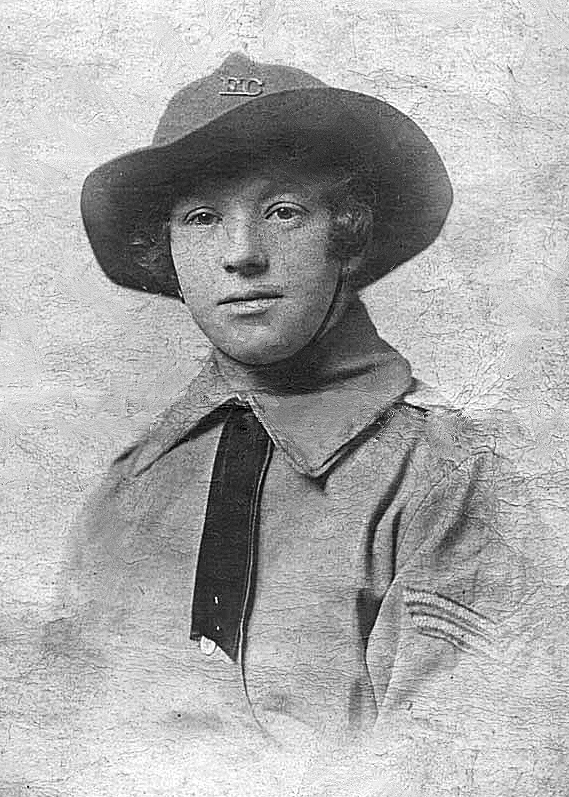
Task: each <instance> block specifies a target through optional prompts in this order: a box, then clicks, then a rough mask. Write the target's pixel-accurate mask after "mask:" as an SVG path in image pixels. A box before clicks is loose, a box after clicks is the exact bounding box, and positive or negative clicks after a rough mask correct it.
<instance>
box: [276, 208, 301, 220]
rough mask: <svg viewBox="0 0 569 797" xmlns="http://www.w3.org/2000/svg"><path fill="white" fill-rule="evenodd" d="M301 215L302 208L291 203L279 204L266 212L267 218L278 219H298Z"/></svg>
mask: <svg viewBox="0 0 569 797" xmlns="http://www.w3.org/2000/svg"><path fill="white" fill-rule="evenodd" d="M302 215H303V210H302V208H296V207H293V206H291V205H280V206H279V207H276V208H273V209H272V210H270V211H269V212H268V213H267V218H268V219H270V218H273V219H278V220H279V221H292V220H293V219H298V218H300V217H301V216H302Z"/></svg>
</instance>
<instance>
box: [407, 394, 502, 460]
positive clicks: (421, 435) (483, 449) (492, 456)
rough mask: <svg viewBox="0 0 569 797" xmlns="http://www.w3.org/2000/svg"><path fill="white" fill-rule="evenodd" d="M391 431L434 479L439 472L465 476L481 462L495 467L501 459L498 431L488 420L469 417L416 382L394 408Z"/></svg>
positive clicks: (440, 396)
mask: <svg viewBox="0 0 569 797" xmlns="http://www.w3.org/2000/svg"><path fill="white" fill-rule="evenodd" d="M392 428H393V430H394V431H395V433H396V435H397V436H400V437H401V438H402V439H405V440H408V441H412V442H413V459H414V460H415V461H421V463H422V468H423V473H425V472H428V473H430V474H431V475H433V476H435V474H436V473H437V472H439V471H445V472H455V471H457V470H458V471H462V472H463V473H465V472H468V471H471V470H472V469H473V468H475V469H476V468H480V467H481V463H484V464H485V467H486V468H488V467H497V466H498V463H499V460H500V457H499V456H498V454H497V453H496V452H497V448H498V446H497V440H498V430H497V428H496V425H495V424H494V423H492V422H491V420H487V419H479V418H471V417H469V416H468V414H467V413H465V412H464V411H463V410H462V409H460V408H458V407H454V406H452V405H451V404H450V403H449V402H447V401H446V400H445V398H444V397H443V396H442V395H441V394H440V393H439V392H438V391H436V390H434V389H433V388H431V387H429V386H428V385H426V384H424V383H422V382H419V381H418V380H413V384H412V387H411V390H409V391H408V392H407V393H405V395H404V396H402V397H401V398H400V400H399V401H398V402H396V403H395V404H394V405H393V407H392Z"/></svg>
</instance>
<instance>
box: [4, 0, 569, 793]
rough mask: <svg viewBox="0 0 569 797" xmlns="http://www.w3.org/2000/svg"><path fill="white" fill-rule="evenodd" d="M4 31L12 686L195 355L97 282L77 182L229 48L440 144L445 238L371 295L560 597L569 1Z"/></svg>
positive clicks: (148, 8) (392, 337) (37, 15)
mask: <svg viewBox="0 0 569 797" xmlns="http://www.w3.org/2000/svg"><path fill="white" fill-rule="evenodd" d="M2 12H3V16H4V25H3V37H2V38H3V42H2V45H1V48H0V59H1V80H2V100H1V102H2V118H3V120H4V121H5V122H6V126H5V128H4V132H3V134H2V135H3V137H5V138H3V140H2V148H1V150H0V153H1V154H0V170H1V180H0V186H1V187H0V191H1V198H0V225H1V228H2V244H3V256H2V262H3V271H4V277H3V291H2V293H1V295H0V324H1V339H0V361H1V363H2V365H1V367H0V402H1V404H2V414H1V419H0V438H1V441H2V447H1V458H2V481H3V489H2V493H1V496H0V501H1V510H0V512H1V517H2V524H3V529H4V534H3V545H2V551H1V557H0V599H1V605H2V617H1V621H2V625H3V629H0V638H1V639H2V640H3V641H4V643H3V645H2V649H1V663H2V667H4V666H5V668H6V669H5V674H6V675H7V676H8V677H12V676H13V675H14V673H15V672H17V671H18V670H19V669H21V668H22V667H23V666H24V664H25V662H24V663H22V658H21V655H22V654H21V652H19V651H21V650H23V649H24V648H22V645H23V646H24V647H25V644H26V643H27V641H29V639H30V637H33V635H34V633H35V628H36V627H37V624H38V623H39V622H41V620H42V619H43V618H44V617H46V616H47V614H48V612H49V603H50V600H51V598H52V595H53V589H54V584H55V583H56V581H57V573H58V568H59V565H60V561H61V557H62V554H63V549H64V544H65V540H66V535H67V533H68V531H69V527H70V523H71V521H72V518H73V516H74V514H75V512H76V511H77V509H78V507H79V505H80V504H81V502H82V501H83V499H84V497H85V495H86V493H87V492H88V491H90V490H91V489H92V488H93V486H94V485H95V483H96V481H97V480H98V479H99V477H100V476H101V474H102V472H103V469H104V467H105V465H106V464H107V463H108V461H109V460H110V458H111V457H113V456H115V455H116V454H118V453H119V452H120V451H121V449H122V448H123V447H124V446H125V445H126V444H128V443H129V442H130V441H132V440H133V438H135V437H136V435H137V434H138V433H140V431H141V430H143V429H144V428H145V427H146V426H147V425H148V423H149V422H150V421H151V419H152V418H154V417H155V416H156V414H157V413H158V412H159V411H160V410H161V409H162V408H163V407H164V406H166V405H167V404H168V403H169V402H170V400H171V399H172V397H173V396H174V395H176V394H177V393H178V392H179V391H180V390H181V389H182V387H183V386H184V384H185V383H186V382H187V381H188V379H189V378H190V377H191V376H192V375H193V374H194V373H195V371H196V370H197V368H198V366H199V361H200V357H202V356H203V354H204V353H205V351H206V345H205V342H204V340H203V339H202V337H201V336H200V334H199V333H198V332H197V331H196V330H195V329H194V327H193V325H192V323H191V321H190V320H189V319H188V317H187V315H186V312H185V311H184V309H183V308H182V307H181V306H178V305H177V304H175V303H172V302H169V301H168V300H161V299H157V298H147V297H144V296H137V295H133V294H130V293H127V292H123V291H121V290H120V289H118V288H116V287H115V286H113V285H111V284H110V283H109V282H107V281H106V279H105V278H104V277H103V276H102V275H101V274H100V273H99V271H98V269H97V267H96V265H95V263H94V261H93V258H92V255H91V252H90V250H89V247H88V244H87V241H86V239H85V237H84V235H83V231H82V227H81V222H80V217H79V213H78V195H79V191H80V187H81V183H82V180H83V178H84V177H85V175H86V174H87V172H88V171H89V170H90V169H92V168H93V167H95V166H96V165H98V164H99V163H101V162H102V161H104V160H107V159H109V158H111V157H112V156H114V155H116V154H118V153H121V152H123V151H124V150H127V149H129V148H134V147H137V146H140V145H142V144H144V143H146V142H148V141H149V140H150V137H151V135H152V132H153V129H154V126H155V124H156V121H157V118H158V116H159V114H160V112H161V110H162V108H163V106H164V104H165V102H166V101H167V99H168V98H169V97H170V96H171V95H172V93H173V92H174V91H175V90H176V89H178V88H179V87H180V86H181V85H184V84H185V83H188V82H190V81H191V80H193V79H195V78H196V77H198V76H200V75H202V74H205V73H206V72H208V71H210V70H211V69H213V68H214V67H215V66H217V64H218V63H219V62H220V60H221V59H222V58H223V57H224V56H225V55H226V54H227V53H228V52H230V51H231V50H233V49H243V48H247V50H248V52H249V54H250V55H252V56H253V57H256V58H258V59H259V60H266V61H277V62H282V63H290V64H293V65H296V66H298V67H301V68H304V69H306V70H308V71H309V72H312V73H314V74H315V75H317V76H318V77H320V78H322V79H323V80H325V81H327V82H330V83H333V84H334V85H337V86H341V87H344V88H348V89H354V90H358V91H363V92H367V93H371V94H374V95H376V96H380V97H382V98H384V99H386V100H387V101H389V102H392V103H393V104H394V105H396V106H398V107H399V108H401V110H403V111H404V112H406V113H408V114H410V115H411V116H412V117H413V118H414V119H415V120H416V121H417V122H418V123H419V124H420V125H421V126H422V127H423V128H424V129H425V130H426V132H427V133H428V134H429V135H430V137H431V138H432V140H433V141H434V142H435V144H436V145H437V147H438V149H439V151H440V153H441V155H442V157H443V159H444V160H445V162H446V164H447V167H448V170H449V173H450V175H451V179H452V181H453V184H454V187H455V203H454V207H453V209H452V211H451V215H450V218H449V220H448V223H447V225H446V227H445V230H444V232H443V234H442V235H441V237H440V239H439V240H438V242H437V243H436V244H435V245H434V246H433V247H432V248H431V249H430V250H429V251H428V252H426V253H425V254H424V255H422V256H421V257H419V258H417V259H416V260H415V261H413V262H411V263H408V264H406V265H404V266H402V267H401V268H400V269H399V270H398V271H397V272H395V273H394V274H392V275H391V276H389V277H388V278H386V279H385V280H383V281H382V282H381V283H379V284H377V285H375V286H374V287H372V288H371V289H369V290H368V291H367V293H366V295H365V298H366V301H367V303H368V305H369V307H370V309H371V311H372V317H373V318H374V320H375V321H376V323H377V325H378V328H379V329H380V332H381V333H382V334H383V336H384V337H385V338H386V339H387V340H388V341H390V342H391V343H393V344H394V345H395V346H396V347H397V348H399V349H401V350H402V351H403V352H404V353H406V354H407V355H408V357H409V359H410V360H411V362H412V363H413V365H414V367H415V371H416V373H417V375H418V376H419V377H421V378H422V379H424V380H426V381H428V382H429V383H431V384H432V385H433V386H435V387H436V388H438V389H439V390H440V391H441V392H442V393H443V394H445V395H446V396H447V397H448V399H449V400H450V401H451V402H454V403H455V404H457V405H459V406H463V407H464V408H465V409H466V411H467V412H470V413H471V414H475V415H479V414H483V413H489V415H490V416H491V417H492V418H495V419H497V420H499V421H500V423H501V424H502V425H503V426H504V428H505V429H506V432H507V434H506V436H505V438H503V442H502V445H503V446H504V447H505V448H506V449H507V450H508V451H509V453H511V454H512V455H513V456H514V459H515V461H516V463H517V466H518V468H519V470H520V472H521V473H523V474H525V475H526V476H527V477H528V479H529V482H528V483H529V484H531V486H532V487H533V488H535V494H536V495H537V500H538V501H539V507H540V511H541V516H542V521H543V522H542V526H541V528H540V529H539V533H536V535H535V536H532V535H531V534H530V535H528V537H527V539H526V545H527V547H528V550H529V551H530V552H531V553H533V554H534V555H535V556H537V557H538V559H539V560H540V562H541V563H542V565H543V566H544V567H545V568H546V570H545V571H544V572H546V573H547V576H548V579H549V580H550V582H551V584H552V585H554V586H555V588H556V590H557V593H556V594H562V593H563V591H564V589H565V587H567V590H566V592H569V576H567V573H566V562H567V555H568V553H569V542H568V541H567V534H566V529H567V517H566V510H565V506H564V504H566V493H568V492H569V490H568V488H569V476H568V469H567V466H568V463H567V446H566V442H565V441H566V438H567V432H568V429H569V422H568V421H569V419H568V410H567V404H568V400H569V390H568V380H567V371H566V355H567V342H568V336H567V326H566V320H565V311H566V309H567V302H568V282H567V281H568V277H567V262H568V240H569V197H568V190H567V189H568V186H569V164H568V160H567V149H568V147H567V145H568V133H567V128H568V111H569V93H568V91H567V85H568V80H569V11H568V10H567V7H566V4H565V2H564V0H542V2H537V0H471V2H468V3H463V2H459V0H436V2H435V0H422V2H420V3H419V2H416V1H415V0H399V2H394V0H367V2H365V3H362V2H356V1H355V0H343V2H342V3H336V2H328V3H322V2H316V0H287V2H283V1H281V0H256V1H255V2H253V1H247V0H231V2H229V0H215V2H211V0H210V2H208V1H207V0H194V2H192V3H187V2H181V0H138V2H137V3H135V4H132V3H131V2H126V0H64V1H63V2H62V1H61V0H58V2H56V0H41V2H40V0H27V2H20V1H19V0H8V2H4V3H3V4H2ZM563 611H565V609H564V608H563V609H562V608H561V604H559V607H558V608H557V609H556V612H558V613H559V614H561V613H562V612H563ZM554 614H555V612H554ZM551 617H553V615H551ZM546 621H547V618H546ZM551 644H552V646H553V647H554V650H555V653H556V655H557V656H558V659H557V661H558V662H561V661H563V659H564V658H565V656H566V655H569V654H568V653H567V639H566V637H565V638H564V639H563V638H561V637H560V636H559V635H558V634H552V640H551ZM564 646H565V647H564ZM562 697H563V696H561V698H560V699H562ZM3 733H4V734H5V736H6V738H8V737H9V730H5V731H3ZM4 743H5V741H2V740H0V745H1V744H4ZM1 783H2V775H1V774H0V793H3V792H2V789H1ZM10 793H12V792H10Z"/></svg>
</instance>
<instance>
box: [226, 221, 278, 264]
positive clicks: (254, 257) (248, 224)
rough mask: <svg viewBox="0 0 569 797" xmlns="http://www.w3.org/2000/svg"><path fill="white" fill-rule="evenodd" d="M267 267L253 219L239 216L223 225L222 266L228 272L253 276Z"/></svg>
mask: <svg viewBox="0 0 569 797" xmlns="http://www.w3.org/2000/svg"><path fill="white" fill-rule="evenodd" d="M268 267H269V262H268V258H267V256H266V252H265V247H264V246H263V242H262V240H261V235H260V230H259V225H258V223H256V221H255V220H252V219H248V218H239V219H235V220H233V221H231V222H230V223H228V224H227V226H226V227H225V236H224V248H223V268H224V269H225V270H226V271H227V272H228V273H229V274H235V273H240V274H241V275H243V276H245V277H246V276H254V275H255V274H259V273H262V272H263V271H266V270H267V268H268Z"/></svg>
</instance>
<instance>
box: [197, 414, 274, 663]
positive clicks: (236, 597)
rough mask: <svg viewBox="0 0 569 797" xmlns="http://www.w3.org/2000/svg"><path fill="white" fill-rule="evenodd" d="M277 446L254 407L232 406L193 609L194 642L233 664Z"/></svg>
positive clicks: (252, 586) (218, 454)
mask: <svg viewBox="0 0 569 797" xmlns="http://www.w3.org/2000/svg"><path fill="white" fill-rule="evenodd" d="M272 449H273V444H272V442H271V439H270V437H269V436H268V435H267V433H266V432H265V430H264V429H263V427H262V426H261V424H260V423H259V421H258V420H257V419H256V417H255V415H254V414H253V411H252V410H251V408H250V407H249V406H240V405H233V406H231V408H230V410H229V415H228V416H227V419H226V420H225V423H224V425H223V429H222V431H221V436H220V438H219V443H218V445H217V451H216V454H215V461H214V464H213V472H212V476H211V483H210V488H209V496H208V502H207V510H206V516H205V522H204V527H203V533H202V539H201V544H200V552H199V558H198V567H197V573H196V578H195V585H194V600H193V607H192V627H191V637H192V639H200V638H201V637H206V638H207V639H210V640H213V641H214V642H215V643H216V644H217V645H219V647H220V648H222V649H223V650H224V651H225V653H227V655H228V656H230V657H231V658H232V659H233V660H234V661H235V660H236V659H237V657H238V654H239V648H240V644H241V641H242V639H243V635H244V632H245V625H246V622H247V618H248V614H249V613H250V610H251V605H252V601H253V597H254V590H255V575H256V573H255V570H256V547H257V534H258V526H259V505H260V499H261V492H262V489H263V481H264V478H265V474H266V471H267V467H268V465H269V461H270V458H271V453H272Z"/></svg>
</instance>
